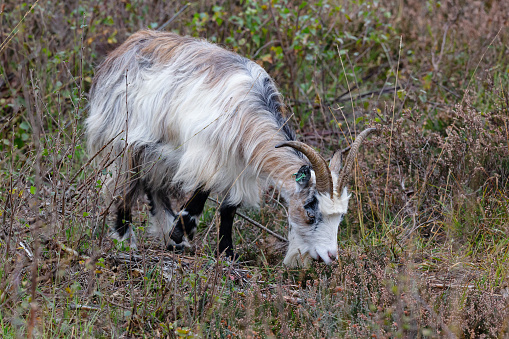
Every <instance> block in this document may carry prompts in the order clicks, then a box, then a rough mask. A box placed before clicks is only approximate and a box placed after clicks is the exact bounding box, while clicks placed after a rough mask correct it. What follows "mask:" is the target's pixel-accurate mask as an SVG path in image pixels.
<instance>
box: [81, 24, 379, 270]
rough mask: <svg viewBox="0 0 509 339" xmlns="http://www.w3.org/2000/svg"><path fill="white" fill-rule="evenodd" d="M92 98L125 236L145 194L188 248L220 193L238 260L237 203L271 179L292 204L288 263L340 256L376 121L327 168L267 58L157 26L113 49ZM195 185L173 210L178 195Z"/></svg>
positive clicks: (226, 233) (156, 226)
mask: <svg viewBox="0 0 509 339" xmlns="http://www.w3.org/2000/svg"><path fill="white" fill-rule="evenodd" d="M89 105H90V112H89V116H88V118H87V120H86V133H87V137H88V149H89V152H90V154H95V153H97V152H100V151H102V154H104V153H107V151H106V150H107V149H108V148H106V149H105V150H103V148H104V145H106V144H108V147H109V149H110V151H109V153H108V154H109V155H111V154H116V155H117V159H116V160H115V161H114V163H113V165H111V168H110V173H111V175H110V177H109V179H108V180H107V182H106V183H105V190H106V192H107V194H108V196H109V198H110V199H116V200H113V202H114V203H115V205H116V223H115V226H114V229H115V232H116V233H117V236H119V237H121V238H123V237H127V236H133V234H132V230H131V228H130V224H131V222H132V219H131V206H132V204H133V202H134V201H135V200H136V199H137V198H138V197H140V196H142V195H143V194H144V193H145V194H146V195H147V197H148V200H149V203H150V214H151V217H150V218H149V222H150V225H151V229H152V231H153V232H155V233H156V234H157V235H159V236H160V237H161V238H162V239H164V241H165V243H166V245H167V246H168V248H169V249H175V248H176V249H182V248H184V247H185V246H188V241H189V240H192V238H193V235H194V233H195V230H196V226H197V221H198V217H199V216H200V214H201V212H202V211H203V208H204V205H205V202H206V199H207V197H208V196H209V194H211V193H215V194H222V195H224V196H225V200H224V202H223V204H222V205H221V206H220V208H219V213H220V219H221V223H220V228H219V239H220V241H219V244H218V250H219V252H220V253H223V252H226V254H227V255H228V256H230V257H233V255H234V254H233V244H232V235H231V233H232V225H233V219H234V215H235V212H236V210H237V208H238V207H239V205H241V204H242V205H244V206H257V205H258V204H259V200H260V195H261V191H262V190H263V188H264V187H266V186H267V185H269V184H273V185H275V186H277V187H278V188H279V189H280V191H281V193H282V196H283V198H284V199H285V201H287V202H288V205H289V207H288V215H289V216H288V223H289V235H288V238H289V245H288V250H287V254H286V257H285V259H284V264H285V265H287V266H297V265H306V264H307V263H309V262H310V260H311V258H313V259H321V260H323V261H324V262H325V263H327V264H330V263H331V262H332V261H333V260H335V259H337V256H338V245H337V233H338V227H339V224H340V222H341V220H342V218H343V215H344V214H345V213H346V212H347V207H348V200H349V197H350V196H349V194H348V192H347V188H346V183H347V181H348V178H349V175H350V173H351V171H352V168H353V163H354V159H355V157H356V154H357V152H358V149H359V146H360V144H361V143H362V140H363V139H364V138H365V137H366V136H367V135H368V134H369V133H370V132H372V131H373V130H374V128H370V129H367V130H365V131H363V132H362V133H360V135H358V137H357V138H356V140H355V142H354V143H353V144H352V147H351V150H350V153H349V155H348V157H347V159H346V160H345V166H344V167H342V165H341V162H342V161H341V153H340V152H336V154H335V155H334V156H333V158H332V160H331V163H330V169H329V166H328V165H327V163H326V161H325V160H324V158H323V157H322V156H320V154H318V153H317V152H316V151H315V150H314V149H313V148H312V147H310V146H309V145H306V144H304V143H301V142H298V141H295V133H294V132H293V130H292V129H291V128H290V127H289V126H288V124H287V122H288V120H286V119H287V118H285V116H286V108H285V106H284V104H283V101H282V98H281V94H280V93H279V92H278V89H277V87H276V85H275V83H274V81H273V80H272V78H271V77H270V76H269V75H268V74H267V73H266V72H265V70H264V69H263V68H262V67H260V66H259V65H258V64H256V63H255V62H253V61H251V60H249V59H246V58H244V57H242V56H239V55H238V54H235V53H233V52H230V51H227V50H225V49H223V48H221V47H219V46H217V45H214V44H211V43H209V42H207V41H205V40H197V39H195V38H191V37H182V36H179V35H177V34H174V33H167V32H155V31H149V30H145V31H140V32H137V33H135V34H133V35H132V36H131V37H129V38H128V39H127V40H126V41H125V42H124V43H123V44H122V45H121V46H120V47H118V48H117V49H116V50H114V51H113V52H112V53H111V54H110V55H108V57H107V58H106V60H105V61H104V62H103V63H102V64H101V65H100V67H99V68H98V71H97V74H96V75H95V77H94V80H93V84H92V88H91V93H90V103H89ZM118 135H121V136H122V137H119V138H116V136H118ZM122 152H124V153H123V155H122ZM190 192H194V193H193V194H192V196H191V198H190V199H189V200H188V201H187V203H185V204H184V205H183V206H182V207H181V210H180V212H179V213H175V212H174V211H173V208H172V202H171V197H173V198H175V197H180V198H182V197H184V196H185V195H186V194H189V193H190Z"/></svg>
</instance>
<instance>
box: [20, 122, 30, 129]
mask: <svg viewBox="0 0 509 339" xmlns="http://www.w3.org/2000/svg"><path fill="white" fill-rule="evenodd" d="M19 128H21V129H22V130H24V131H28V130H29V129H30V125H29V124H28V122H26V121H23V122H22V123H21V124H19Z"/></svg>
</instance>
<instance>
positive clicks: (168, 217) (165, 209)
mask: <svg viewBox="0 0 509 339" xmlns="http://www.w3.org/2000/svg"><path fill="white" fill-rule="evenodd" d="M145 193H146V194H147V197H148V200H149V204H150V219H149V224H150V228H149V231H150V233H152V235H154V236H156V237H158V238H161V239H162V240H163V241H164V244H165V246H173V245H174V244H175V240H173V237H170V234H171V231H172V230H173V229H174V226H175V222H176V215H175V212H173V209H172V206H171V200H170V198H169V193H167V192H166V191H163V190H150V189H149V188H148V187H145ZM179 233H182V234H183V232H178V230H177V231H175V235H176V236H177V235H178V234H179ZM181 237H182V236H181ZM177 238H178V237H177Z"/></svg>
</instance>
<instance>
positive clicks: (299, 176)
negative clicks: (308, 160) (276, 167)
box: [294, 165, 311, 189]
mask: <svg viewBox="0 0 509 339" xmlns="http://www.w3.org/2000/svg"><path fill="white" fill-rule="evenodd" d="M294 176H295V182H297V185H299V186H300V188H301V189H304V188H306V187H308V185H309V180H311V168H310V167H309V166H308V165H304V166H302V167H301V168H300V169H299V171H298V172H297V173H295V174H294Z"/></svg>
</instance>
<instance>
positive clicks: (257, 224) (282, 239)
mask: <svg viewBox="0 0 509 339" xmlns="http://www.w3.org/2000/svg"><path fill="white" fill-rule="evenodd" d="M208 199H209V200H210V201H213V202H215V203H216V204H218V205H219V204H220V203H219V201H217V200H216V199H214V198H211V197H209V198H208ZM235 214H237V215H238V216H239V217H241V218H242V219H244V220H246V221H248V222H250V223H251V224H253V225H255V226H256V227H258V228H260V229H262V230H264V231H266V232H267V233H269V234H270V235H272V236H273V237H276V238H278V239H279V240H281V241H284V242H288V240H287V239H286V238H285V237H283V236H281V235H279V234H277V233H276V232H274V231H271V230H269V229H268V228H267V227H265V226H263V225H262V224H260V223H258V222H256V221H254V220H253V219H251V218H250V217H248V216H247V215H244V214H242V213H240V212H235Z"/></svg>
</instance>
